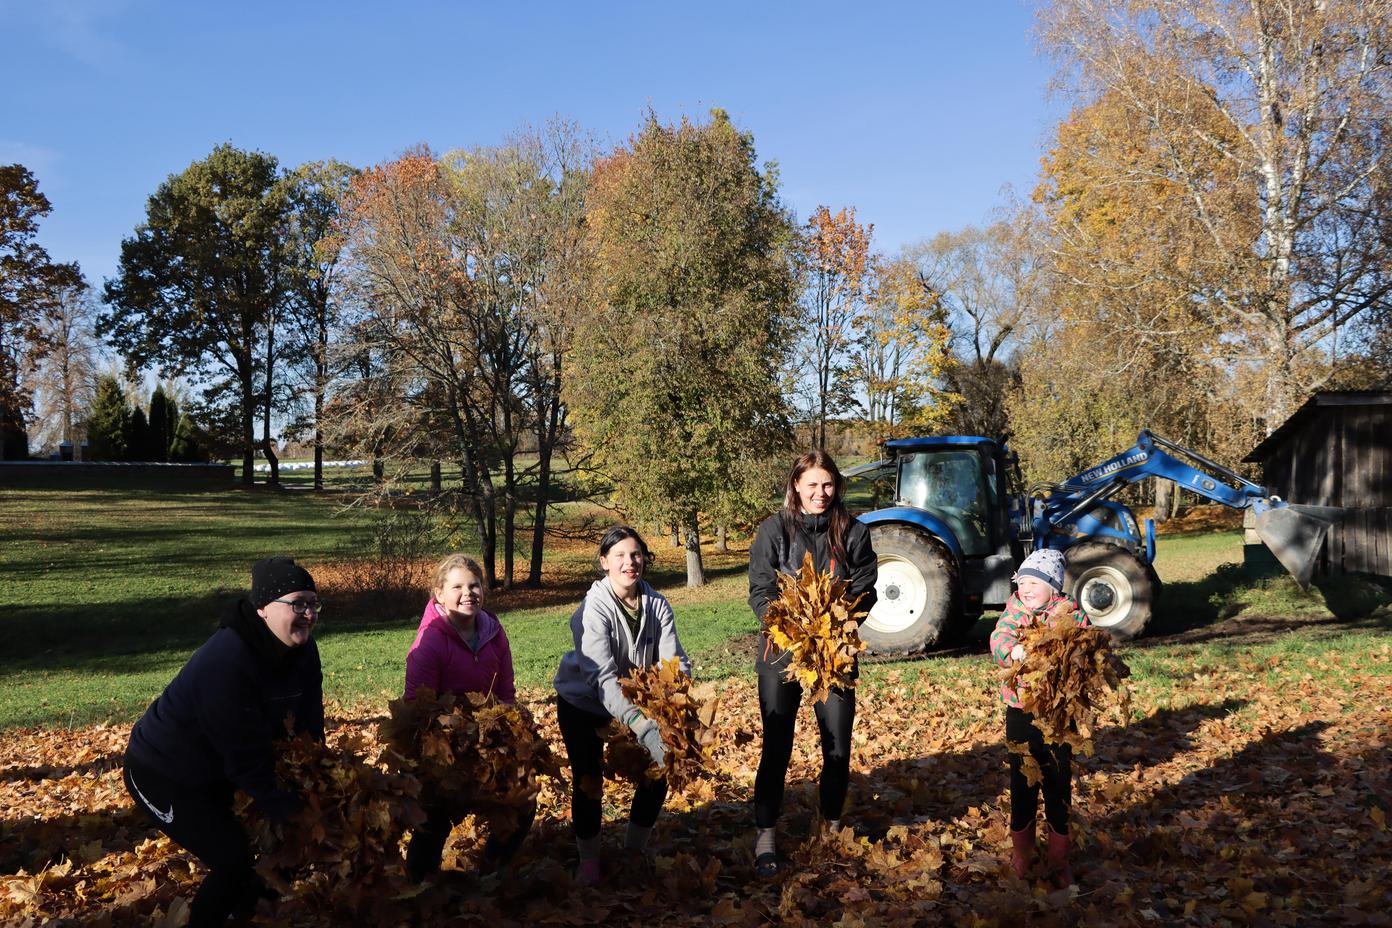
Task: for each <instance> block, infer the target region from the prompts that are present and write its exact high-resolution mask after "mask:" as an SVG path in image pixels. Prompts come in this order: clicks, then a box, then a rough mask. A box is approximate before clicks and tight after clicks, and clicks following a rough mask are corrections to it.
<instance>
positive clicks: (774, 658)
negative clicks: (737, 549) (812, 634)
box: [749, 512, 878, 671]
mask: <svg viewBox="0 0 1392 928" xmlns="http://www.w3.org/2000/svg"><path fill="white" fill-rule="evenodd" d="M829 521H830V520H829V519H828V517H827V516H826V515H825V514H823V515H811V514H808V513H802V514H801V515H800V516H799V517H798V519H796V520H795V521H794V523H793V530H792V531H791V532H788V531H786V529H785V523H784V521H783V514H782V513H781V512H776V513H774V514H773V515H771V516H769V517H768V518H767V519H765V520H764V521H763V522H761V523H759V530H758V531H757V532H756V533H755V534H754V543H753V544H752V545H750V546H749V608H751V609H753V610H754V614H755V615H756V616H758V617H759V621H760V622H761V623H762V622H763V619H764V614H765V613H767V612H768V606H769V603H770V602H772V601H773V600H775V599H777V598H778V574H780V573H784V574H796V573H797V572H798V571H799V570H801V569H802V558H803V555H804V554H805V553H806V552H809V551H810V552H812V564H813V566H814V567H816V568H817V569H818V570H823V571H824V570H827V569H829V568H832V567H834V572H835V574H836V576H838V577H840V578H842V579H844V580H849V581H850V584H851V586H850V590H849V591H848V592H849V594H850V596H851V598H852V599H854V598H855V597H856V596H860V595H861V594H864V595H863V597H862V599H861V600H860V605H859V607H858V608H860V609H863V610H865V611H866V612H869V611H870V609H872V608H873V607H874V605H875V600H876V593H875V577H876V575H877V573H878V571H877V568H876V561H875V550H874V548H872V547H871V546H870V530H869V529H868V528H866V527H865V525H864V524H863V523H862V522H861V521H860V520H859V519H851V521H850V524H849V525H848V526H847V527H846V538H845V541H844V547H845V549H846V556H845V558H836V559H835V561H836V563H835V564H834V565H833V564H832V560H833V558H832V553H831V540H830V538H828V536H827V523H828V522H829ZM787 663H788V655H787V654H784V653H783V652H782V651H781V650H780V649H779V648H778V647H777V646H776V645H774V644H773V643H772V642H770V641H769V640H768V636H767V634H766V633H765V634H761V635H760V641H759V658H758V663H757V664H756V666H757V667H758V669H759V670H760V671H763V670H766V669H771V668H776V669H782V668H783V667H785V666H787Z"/></svg>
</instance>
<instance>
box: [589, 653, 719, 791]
mask: <svg viewBox="0 0 1392 928" xmlns="http://www.w3.org/2000/svg"><path fill="white" fill-rule="evenodd" d="M619 684H620V686H622V687H623V692H624V695H625V696H627V697H628V699H629V701H630V702H632V703H633V704H634V705H635V706H637V707H638V708H639V709H641V710H643V714H644V715H646V716H647V717H648V718H650V719H652V720H653V721H655V722H657V728H658V731H659V732H661V733H662V743H663V744H664V745H666V747H667V757H666V764H667V766H666V769H665V770H664V771H663V772H662V773H661V775H662V776H665V777H666V778H667V785H668V786H669V787H670V788H671V789H674V790H677V791H679V792H680V791H681V790H684V789H686V787H687V785H688V784H689V783H691V781H692V780H694V779H696V778H697V777H698V776H701V775H702V774H704V773H706V772H709V771H710V770H711V769H713V767H714V758H715V751H716V749H717V748H718V747H719V744H720V735H719V732H717V731H716V728H715V712H716V708H717V707H718V706H719V705H720V700H719V699H718V698H716V696H715V688H714V687H713V686H710V685H707V686H705V687H694V688H693V687H692V685H691V677H689V676H687V675H686V674H684V673H682V671H681V664H680V662H678V661H677V659H676V658H675V657H674V658H670V659H668V660H665V661H663V662H662V663H660V664H655V665H654V666H652V667H647V668H643V667H635V668H634V669H633V671H632V673H630V674H629V675H628V676H627V677H625V678H623V679H622V680H620V681H619ZM628 740H629V741H631V742H632V743H633V744H635V745H636V744H637V742H636V741H634V740H633V739H631V738H630V739H628ZM615 741H617V742H618V743H617V744H615V743H614V742H611V744H614V747H611V748H610V751H614V750H616V749H617V750H618V752H619V753H620V757H618V758H616V760H615V764H616V769H622V768H618V767H617V765H619V764H623V763H625V759H624V757H623V755H627V754H630V753H631V752H629V751H628V749H627V748H626V747H623V746H622V745H624V741H622V740H620V739H615ZM639 750H642V748H641V747H640V748H639ZM606 753H608V752H606ZM643 758H644V760H645V761H646V760H647V759H648V755H647V752H646V751H643ZM646 766H647V770H645V775H647V776H652V775H654V773H653V768H652V766H651V764H647V765H646ZM629 779H631V776H630V777H629Z"/></svg>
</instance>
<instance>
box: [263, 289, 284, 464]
mask: <svg viewBox="0 0 1392 928" xmlns="http://www.w3.org/2000/svg"><path fill="white" fill-rule="evenodd" d="M274 371H275V313H271V316H270V318H269V319H267V320H266V402H265V404H264V406H263V407H262V413H261V447H262V449H263V450H264V451H265V453H266V463H268V464H270V465H271V470H270V477H269V478H268V480H267V482H268V483H269V484H270V485H271V486H273V487H275V486H280V460H279V459H278V458H277V457H276V453H275V450H274V449H272V448H271V406H272V400H273V392H272V391H273V390H274V388H275V374H274V373H273V372H274Z"/></svg>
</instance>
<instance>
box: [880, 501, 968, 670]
mask: <svg viewBox="0 0 1392 928" xmlns="http://www.w3.org/2000/svg"><path fill="white" fill-rule="evenodd" d="M870 542H871V544H872V545H873V546H874V548H875V556H876V558H877V559H878V567H879V575H878V576H877V578H876V580H875V592H876V594H877V595H878V599H877V600H876V602H875V608H874V609H872V610H870V615H869V616H868V617H867V618H866V619H865V621H864V623H862V624H861V626H860V637H861V639H862V640H863V641H864V642H865V644H866V646H867V647H868V648H869V649H870V650H871V651H873V652H874V653H876V654H908V653H911V652H913V651H919V650H922V649H923V648H926V647H929V646H930V645H933V644H937V643H938V642H939V641H942V640H944V639H945V638H946V635H947V634H948V632H949V631H950V626H951V625H952V622H953V618H954V616H955V615H956V613H957V611H958V589H957V585H958V580H957V562H956V560H955V559H954V558H953V556H952V552H951V551H949V550H948V549H947V547H946V546H945V545H943V544H942V542H940V541H938V540H937V539H936V538H933V537H932V536H931V535H929V534H927V533H926V532H921V531H918V530H917V529H913V528H910V527H908V526H905V525H885V526H879V525H876V526H872V527H871V529H870Z"/></svg>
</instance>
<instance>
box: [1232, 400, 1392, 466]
mask: <svg viewBox="0 0 1392 928" xmlns="http://www.w3.org/2000/svg"><path fill="white" fill-rule="evenodd" d="M1387 405H1392V390H1323V391H1321V392H1319V393H1316V394H1315V395H1314V396H1311V397H1310V398H1309V399H1308V400H1306V401H1305V402H1304V404H1303V405H1302V406H1301V407H1300V408H1299V409H1297V410H1296V411H1295V412H1293V413H1291V415H1290V418H1289V419H1287V420H1286V421H1285V422H1282V423H1281V424H1280V425H1279V426H1277V427H1276V430H1275V431H1274V432H1272V433H1271V434H1270V435H1268V436H1266V438H1264V439H1262V442H1261V444H1259V445H1257V446H1256V447H1255V448H1253V449H1252V450H1251V452H1249V453H1248V455H1247V456H1246V457H1245V458H1243V459H1242V460H1243V461H1244V462H1246V463H1257V462H1260V461H1263V460H1265V459H1266V457H1267V455H1269V454H1270V453H1271V452H1272V451H1274V450H1275V449H1276V448H1277V446H1279V445H1280V444H1281V443H1282V442H1284V441H1286V439H1288V438H1290V437H1291V436H1292V435H1294V434H1295V433H1297V432H1299V431H1300V430H1301V429H1302V428H1304V427H1305V424H1306V423H1307V422H1309V421H1310V420H1311V419H1313V418H1314V417H1315V416H1316V415H1317V414H1318V412H1319V410H1320V409H1322V408H1327V407H1330V406H1387Z"/></svg>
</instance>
